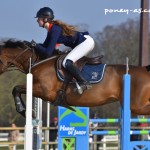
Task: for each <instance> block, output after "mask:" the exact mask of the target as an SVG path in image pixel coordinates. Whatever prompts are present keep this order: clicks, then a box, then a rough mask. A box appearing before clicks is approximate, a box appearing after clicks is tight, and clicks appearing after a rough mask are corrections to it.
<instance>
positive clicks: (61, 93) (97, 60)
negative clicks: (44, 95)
mask: <svg viewBox="0 0 150 150" xmlns="http://www.w3.org/2000/svg"><path fill="white" fill-rule="evenodd" d="M66 55H67V54H63V55H61V56H60V57H59V58H58V59H57V61H56V72H57V76H58V78H59V79H60V80H61V79H62V81H63V85H62V88H61V89H60V90H58V91H57V95H56V99H55V102H53V103H51V104H52V105H54V106H63V107H66V108H68V109H70V110H72V111H76V110H75V109H74V108H73V107H71V106H69V105H68V104H67V102H66V92H65V91H66V89H67V86H68V84H69V83H71V82H72V79H73V77H72V76H71V75H70V74H69V73H68V71H66V70H65V69H64V68H63V66H62V62H63V60H64V58H65V57H66ZM102 58H103V55H101V56H97V57H94V58H88V57H82V58H81V59H79V60H78V61H77V62H76V63H75V65H76V66H77V67H78V68H79V69H80V70H81V69H82V68H83V67H84V65H85V64H90V65H96V64H101V63H102V60H101V59H102ZM60 76H62V78H61V77H60ZM63 79H64V80H63Z"/></svg>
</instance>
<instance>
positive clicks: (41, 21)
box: [37, 18, 44, 27]
mask: <svg viewBox="0 0 150 150" xmlns="http://www.w3.org/2000/svg"><path fill="white" fill-rule="evenodd" d="M37 22H38V24H39V26H40V27H43V25H44V21H43V18H38V19H37Z"/></svg>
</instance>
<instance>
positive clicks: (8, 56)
mask: <svg viewBox="0 0 150 150" xmlns="http://www.w3.org/2000/svg"><path fill="white" fill-rule="evenodd" d="M35 57H36V56H35V53H34V50H33V48H31V44H30V42H28V41H16V40H12V39H9V40H7V41H3V42H2V43H1V45H0V74H1V73H3V72H5V71H7V70H8V69H10V68H11V67H17V69H19V70H21V71H22V72H28V68H29V59H30V58H31V59H33V60H35V59H36V58H35Z"/></svg>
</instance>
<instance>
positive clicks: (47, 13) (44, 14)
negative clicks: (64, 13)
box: [35, 7, 54, 20]
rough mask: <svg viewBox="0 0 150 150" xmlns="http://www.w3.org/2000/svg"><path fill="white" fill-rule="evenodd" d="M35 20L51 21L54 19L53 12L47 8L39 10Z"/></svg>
mask: <svg viewBox="0 0 150 150" xmlns="http://www.w3.org/2000/svg"><path fill="white" fill-rule="evenodd" d="M35 18H49V19H51V20H53V19H54V12H53V10H52V9H51V8H49V7H43V8H41V9H40V10H39V11H38V12H37V14H36V17H35Z"/></svg>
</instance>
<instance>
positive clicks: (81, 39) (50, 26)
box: [34, 7, 94, 90]
mask: <svg viewBox="0 0 150 150" xmlns="http://www.w3.org/2000/svg"><path fill="white" fill-rule="evenodd" d="M35 18H37V22H38V24H39V26H40V27H43V28H45V29H46V30H47V37H46V39H45V41H44V43H43V44H36V43H34V44H36V45H35V48H36V49H37V51H38V52H39V53H40V54H42V55H43V56H44V57H45V58H48V57H50V56H51V55H52V54H53V52H54V50H55V46H56V44H64V45H65V46H69V47H71V48H72V50H71V52H70V53H69V54H68V55H67V56H66V57H65V59H64V61H63V67H64V68H65V69H66V70H67V71H68V72H69V73H70V74H71V75H72V76H73V77H74V78H75V79H76V80H77V81H78V82H79V84H80V86H81V88H82V89H83V90H85V89H88V88H90V87H91V85H90V83H89V82H88V81H86V80H85V79H84V77H83V75H82V74H81V72H80V70H79V69H78V68H77V67H75V65H74V63H75V62H76V61H77V60H78V59H80V58H81V57H83V56H85V55H87V54H88V53H89V52H90V51H92V50H93V48H94V40H93V38H91V37H90V36H89V34H88V32H84V33H82V32H79V31H77V28H76V27H75V26H72V25H68V24H66V23H64V22H61V21H60V20H54V12H53V10H52V9H51V8H49V7H43V8H41V9H40V10H39V11H38V12H37V14H36V17H35Z"/></svg>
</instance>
